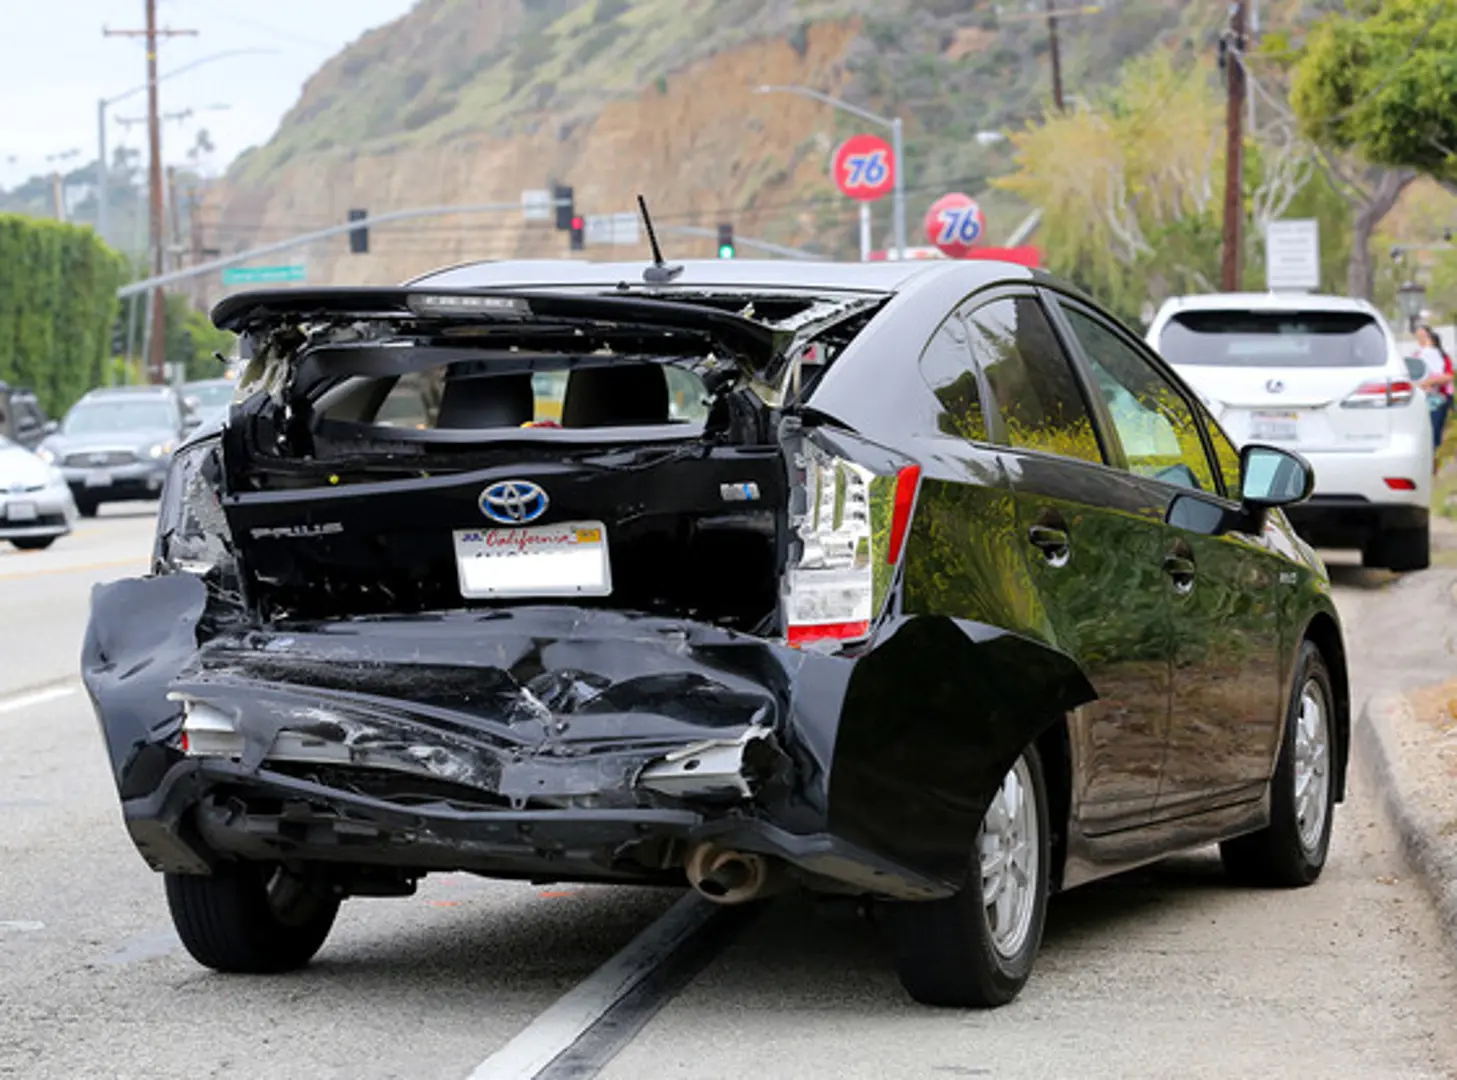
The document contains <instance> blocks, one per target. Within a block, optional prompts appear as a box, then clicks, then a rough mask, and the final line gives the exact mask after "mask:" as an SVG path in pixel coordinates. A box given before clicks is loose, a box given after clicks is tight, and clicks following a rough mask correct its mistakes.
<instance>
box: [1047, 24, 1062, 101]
mask: <svg viewBox="0 0 1457 1080" xmlns="http://www.w3.org/2000/svg"><path fill="white" fill-rule="evenodd" d="M1056 3H1057V0H1047V47H1048V50H1049V51H1050V52H1051V54H1052V101H1053V104H1055V105H1056V106H1057V111H1058V112H1066V111H1067V109H1066V108H1064V107H1063V103H1062V55H1061V53H1060V52H1059V50H1058V47H1057V8H1056V6H1055V5H1056Z"/></svg>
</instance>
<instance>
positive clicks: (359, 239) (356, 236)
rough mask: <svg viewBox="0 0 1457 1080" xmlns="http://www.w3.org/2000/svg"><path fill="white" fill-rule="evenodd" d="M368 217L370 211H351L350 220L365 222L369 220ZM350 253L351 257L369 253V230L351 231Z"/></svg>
mask: <svg viewBox="0 0 1457 1080" xmlns="http://www.w3.org/2000/svg"><path fill="white" fill-rule="evenodd" d="M368 217H369V211H368V210H351V211H349V220H350V221H364V220H366V219H368ZM349 253H350V254H351V255H366V254H368V253H369V230H368V229H350V230H349Z"/></svg>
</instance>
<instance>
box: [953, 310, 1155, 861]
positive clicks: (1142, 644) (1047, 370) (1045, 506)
mask: <svg viewBox="0 0 1457 1080" xmlns="http://www.w3.org/2000/svg"><path fill="white" fill-rule="evenodd" d="M963 316H964V318H965V320H966V326H967V330H968V333H969V344H970V347H971V354H972V356H973V358H974V360H975V362H976V364H977V365H978V366H979V368H980V369H981V371H982V374H983V378H984V382H985V386H986V392H987V398H988V400H987V402H986V404H987V410H986V412H987V422H988V428H989V430H988V437H989V438H990V439H991V440H992V441H993V442H995V443H997V444H999V445H1001V446H1003V447H1006V451H1005V453H1004V455H1003V460H1004V462H1005V466H1006V468H1007V470H1008V473H1009V478H1010V485H1011V489H1012V491H1013V495H1014V501H1015V503H1016V533H1015V540H1014V543H1015V544H1016V546H1017V547H1019V548H1020V549H1021V552H1022V558H1023V559H1024V560H1025V563H1026V567H1027V576H1028V581H1029V583H1030V586H1031V589H1030V593H1029V596H1028V597H1027V604H1028V606H1029V609H1030V611H1029V615H1028V625H1029V626H1030V627H1031V628H1032V631H1033V632H1034V633H1036V634H1038V635H1040V636H1041V637H1042V638H1043V639H1044V640H1046V641H1048V642H1049V643H1050V644H1052V645H1054V646H1056V647H1057V648H1059V649H1061V650H1063V651H1064V652H1066V653H1068V654H1069V655H1071V656H1072V657H1073V658H1075V659H1076V660H1077V661H1078V663H1079V664H1080V665H1081V666H1082V668H1083V670H1084V672H1085V673H1086V674H1087V676H1088V678H1089V680H1090V682H1091V683H1092V685H1093V688H1094V689H1095V690H1096V691H1097V693H1098V699H1097V700H1096V701H1094V702H1092V703H1091V704H1089V705H1087V706H1084V707H1083V708H1081V709H1079V710H1078V711H1077V713H1076V714H1074V715H1073V716H1072V717H1071V718H1070V721H1069V737H1070V741H1071V744H1072V745H1071V751H1072V756H1073V790H1072V807H1071V811H1072V814H1073V816H1074V817H1075V818H1076V819H1077V821H1078V822H1079V826H1080V828H1081V830H1082V832H1083V833H1084V834H1086V835H1088V836H1099V835H1104V834H1110V833H1115V832H1118V831H1120V830H1124V829H1129V828H1132V827H1135V826H1137V825H1140V824H1142V823H1144V822H1145V821H1147V820H1148V818H1149V816H1150V815H1151V813H1152V809H1153V805H1154V800H1155V798H1156V796H1157V794H1158V787H1159V769H1160V766H1161V764H1162V761H1163V757H1164V750H1165V744H1166V741H1167V735H1168V720H1169V686H1170V654H1169V608H1170V601H1171V594H1170V591H1169V589H1168V587H1167V580H1166V578H1165V576H1164V573H1163V570H1162V564H1161V560H1162V558H1163V541H1164V536H1163V529H1164V527H1163V521H1162V510H1163V507H1162V505H1161V503H1160V501H1159V500H1158V498H1156V497H1155V496H1154V495H1153V494H1152V493H1151V492H1150V490H1149V482H1147V481H1143V480H1141V479H1139V478H1137V477H1134V476H1131V475H1129V474H1128V473H1126V472H1122V471H1119V470H1114V469H1111V468H1108V467H1107V458H1106V457H1105V453H1104V446H1103V444H1102V442H1101V440H1100V435H1099V425H1098V424H1097V423H1096V422H1095V418H1094V414H1093V411H1092V410H1091V409H1090V407H1089V402H1088V398H1087V395H1086V392H1085V390H1084V389H1083V388H1082V387H1081V386H1080V383H1079V380H1078V378H1077V376H1076V374H1075V372H1074V369H1073V366H1072V364H1071V363H1070V361H1069V358H1068V356H1067V354H1066V353H1065V352H1064V350H1063V348H1062V346H1061V344H1060V343H1059V341H1058V338H1057V335H1056V334H1055V333H1054V331H1053V328H1052V325H1051V323H1050V322H1049V320H1048V317H1047V314H1046V311H1045V310H1044V308H1043V305H1042V303H1041V302H1040V300H1039V299H1038V298H1037V296H1036V295H1035V294H1034V293H1033V292H1032V291H1030V290H1026V291H1021V290H1011V291H1004V292H1001V293H999V294H994V295H991V296H982V297H978V298H977V299H976V300H974V301H972V302H971V303H969V304H968V305H967V306H966V308H965V309H964V311H963Z"/></svg>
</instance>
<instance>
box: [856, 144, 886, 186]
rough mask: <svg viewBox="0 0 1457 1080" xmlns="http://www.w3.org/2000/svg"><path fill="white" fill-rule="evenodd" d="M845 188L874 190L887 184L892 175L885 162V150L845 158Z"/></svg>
mask: <svg viewBox="0 0 1457 1080" xmlns="http://www.w3.org/2000/svg"><path fill="white" fill-rule="evenodd" d="M845 171H846V176H845V186H846V187H847V188H861V187H866V188H874V187H879V186H880V185H881V184H883V183H885V179H886V177H887V176H889V175H890V166H889V165H888V164H887V163H886V160H885V151H884V150H872V151H871V152H870V153H868V154H850V155H849V156H848V157H846V158H845Z"/></svg>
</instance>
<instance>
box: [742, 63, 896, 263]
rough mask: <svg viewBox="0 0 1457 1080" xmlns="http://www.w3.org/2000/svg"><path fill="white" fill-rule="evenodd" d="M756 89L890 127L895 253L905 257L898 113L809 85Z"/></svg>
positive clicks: (762, 92) (760, 92)
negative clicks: (878, 110)
mask: <svg viewBox="0 0 1457 1080" xmlns="http://www.w3.org/2000/svg"><path fill="white" fill-rule="evenodd" d="M754 93H756V94H798V95H799V96H800V97H807V98H810V99H811V100H813V101H818V102H821V103H822V104H825V105H829V106H830V107H831V108H835V109H839V110H840V111H841V112H847V113H849V114H850V115H851V116H858V117H859V118H860V119H862V120H866V121H868V122H870V123H872V124H879V125H880V126H881V127H885V128H890V146H891V152H892V153H893V154H894V155H895V190H894V192H893V193H892V195H891V198H892V201H893V202H892V210H891V214H892V216H893V217H894V220H895V247H896V256H897V257H898V258H900V259H904V258H905V257H906V181H905V175H906V172H905V170H906V162H905V154H904V153H903V152H902V151H903V147H902V144H901V118H900V117H899V116H880V115H879V114H877V113H873V112H871V111H870V110H869V109H862V108H861V107H860V106H858V105H851V104H850V103H849V102H848V101H842V100H840V99H839V98H837V97H831V96H830V95H829V94H822V93H820V91H818V90H811V89H810V88H809V87H807V86H761V87H759V88H758V89H757V90H755V91H754Z"/></svg>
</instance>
